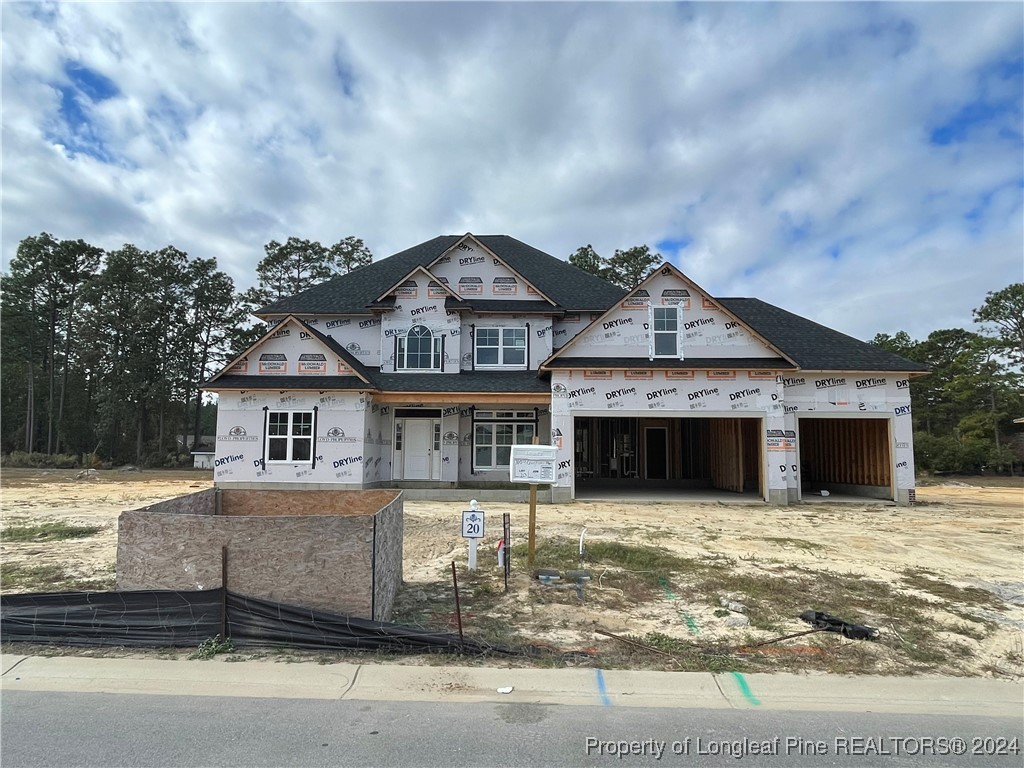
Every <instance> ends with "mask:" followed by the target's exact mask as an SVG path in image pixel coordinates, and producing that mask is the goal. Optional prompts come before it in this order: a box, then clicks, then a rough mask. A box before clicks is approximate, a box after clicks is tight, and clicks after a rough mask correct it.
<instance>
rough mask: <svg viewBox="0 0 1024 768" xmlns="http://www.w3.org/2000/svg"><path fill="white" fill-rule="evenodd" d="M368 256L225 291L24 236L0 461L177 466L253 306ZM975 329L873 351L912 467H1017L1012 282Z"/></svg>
mask: <svg viewBox="0 0 1024 768" xmlns="http://www.w3.org/2000/svg"><path fill="white" fill-rule="evenodd" d="M372 260H373V255H372V253H371V252H370V250H369V249H368V248H367V247H366V246H365V245H364V244H363V242H362V240H360V239H359V238H356V237H345V238H343V239H341V240H339V241H338V242H337V243H335V244H334V245H331V246H324V245H322V244H320V243H318V242H316V241H312V240H304V239H300V238H297V237H289V238H288V239H287V240H286V241H285V242H283V243H281V242H278V241H276V240H272V241H270V242H269V243H267V244H266V245H265V246H264V257H263V258H262V259H261V260H260V262H259V263H258V264H257V267H256V285H254V286H252V287H249V288H247V289H245V290H244V291H238V290H236V288H235V286H234V283H233V281H232V280H231V278H230V276H228V275H227V274H226V273H225V272H223V271H221V270H219V269H218V268H217V262H216V259H214V258H196V257H192V256H189V255H188V254H187V253H185V252H183V251H180V250H178V249H177V248H175V247H174V246H167V247H165V248H162V249H160V250H157V251H144V250H142V249H140V248H138V247H136V246H135V245H132V244H130V243H129V244H125V245H124V246H122V247H121V248H118V249H115V250H109V251H104V250H103V249H101V248H98V247H95V246H93V245H90V244H89V243H86V242H85V241H84V240H80V239H79V240H59V239H57V238H55V237H53V236H52V235H50V234H48V233H46V232H43V233H41V234H39V235H37V236H34V237H27V238H25V239H24V240H22V241H21V243H20V244H19V246H18V250H17V254H16V255H15V257H14V259H12V261H11V265H10V271H9V273H7V274H3V275H0V280H2V283H0V327H2V330H3V339H2V342H3V343H2V359H3V363H2V365H3V387H2V389H0V450H2V452H3V453H4V454H6V455H7V461H9V462H10V461H12V459H13V460H14V461H15V463H38V464H51V465H57V464H62V465H65V466H74V465H76V464H78V463H81V462H83V461H84V462H91V461H97V460H100V459H102V460H104V461H108V462H111V463H125V462H134V463H139V464H147V465H177V464H181V463H190V457H189V455H188V446H189V445H190V444H198V443H199V441H200V438H201V436H202V435H204V434H212V432H213V428H214V425H215V422H216V409H215V406H214V405H213V404H212V403H209V402H208V401H206V400H204V397H203V393H202V390H201V389H200V386H201V384H202V383H203V381H205V380H206V379H207V378H208V377H209V376H210V375H212V374H213V373H214V372H216V371H217V370H219V369H220V368H221V367H223V366H224V365H225V364H226V363H227V362H228V361H230V360H231V359H232V358H233V357H235V356H236V355H237V354H238V353H240V352H241V351H242V350H244V349H245V348H246V347H248V346H249V345H250V344H252V343H253V342H254V341H255V340H256V339H257V338H258V337H259V336H260V335H261V334H262V333H263V332H264V331H265V326H264V325H263V324H262V323H260V322H258V321H257V320H256V318H255V317H254V316H253V313H254V311H255V310H257V309H259V308H260V307H261V306H264V305H266V304H268V303H270V302H272V301H274V300H276V299H279V298H281V297H284V296H290V295H293V294H295V293H298V292H299V291H302V290H304V289H305V288H308V287H310V286H312V285H315V284H317V283H319V282H322V281H324V280H327V279H329V278H331V277H333V276H335V275H339V274H345V273H347V272H350V271H352V270H354V269H358V268H359V267H361V266H364V265H366V264H369V263H370V262H371V261H372ZM568 260H569V262H570V263H571V264H573V265H575V266H577V267H579V268H581V269H583V270H585V271H587V272H590V273H591V274H595V275H597V276H599V277H602V278H604V279H606V280H609V281H610V282H612V283H615V284H616V285H619V286H620V287H622V288H625V289H629V288H633V287H636V286H637V285H638V284H639V283H640V282H641V281H642V280H644V279H645V278H646V277H647V276H648V275H650V274H651V272H652V271H653V270H654V269H655V268H656V267H657V266H658V265H659V264H661V262H662V261H663V259H662V256H661V254H659V253H652V252H651V250H650V249H649V247H648V246H646V245H642V246H635V247H633V248H628V249H622V250H616V251H615V253H614V255H613V256H612V257H611V258H608V259H605V258H604V257H601V256H600V255H598V254H597V252H596V251H595V250H594V248H593V247H592V246H591V245H586V246H583V247H581V248H579V249H577V250H576V251H575V252H574V253H573V254H571V255H570V256H569V259H568ZM974 319H975V321H976V326H977V330H976V331H970V330H966V329H962V328H954V329H945V330H938V331H934V332H932V333H931V334H929V336H928V337H927V338H926V339H924V340H921V341H917V340H913V339H911V338H910V336H909V335H908V334H907V333H905V332H903V331H900V332H898V333H896V334H895V335H892V336H890V335H888V334H878V335H876V336H875V337H874V338H873V339H872V340H871V342H870V343H872V344H874V345H876V346H878V347H881V348H883V349H887V350H889V351H892V352H895V353H897V354H900V355H903V356H904V357H906V358H909V359H910V360H914V361H916V362H919V363H922V364H924V365H925V366H927V367H928V368H929V369H930V371H931V373H930V374H929V375H927V376H922V377H918V378H914V379H913V381H912V383H911V388H910V390H911V402H912V414H913V419H914V431H915V438H914V446H915V458H916V463H917V467H918V469H920V470H922V471H930V472H974V471H980V470H982V469H985V468H991V469H995V470H997V471H1003V470H1011V471H1012V470H1013V469H1014V466H1015V465H1020V464H1021V463H1022V462H1024V439H1022V435H1024V425H1015V424H1014V423H1013V420H1014V419H1015V418H1021V417H1024V395H1022V384H1024V380H1022V375H1021V366H1022V365H1024V283H1016V284H1013V285H1010V286H1007V287H1006V288H1004V289H1002V290H1000V291H995V292H991V293H989V294H988V296H987V297H986V298H985V301H984V302H983V304H982V305H981V306H980V307H978V308H977V309H975V310H974ZM185 435H189V436H191V440H188V439H182V438H184V436H185Z"/></svg>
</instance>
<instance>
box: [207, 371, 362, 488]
mask: <svg viewBox="0 0 1024 768" xmlns="http://www.w3.org/2000/svg"><path fill="white" fill-rule="evenodd" d="M367 399H368V396H367V395H365V394H361V393H341V392H338V393H331V392H325V393H320V392H317V391H312V390H295V391H285V392H278V391H276V390H251V391H246V392H232V391H222V392H221V393H220V397H219V402H218V408H217V459H216V462H215V466H214V480H215V481H216V482H217V484H218V485H222V486H223V485H225V484H233V483H253V482H260V483H269V482H275V483H303V484H305V483H341V484H359V483H361V482H362V480H363V460H364V451H363V446H364V432H363V430H364V414H365V411H366V408H367ZM271 414H289V416H288V417H287V419H286V420H287V421H288V424H289V425H291V422H292V421H293V420H294V417H293V416H291V414H308V415H309V418H306V417H305V416H304V417H303V421H302V424H303V427H302V430H295V431H301V432H303V434H302V436H301V437H302V439H307V437H308V439H309V441H310V448H311V453H310V458H309V460H302V461H273V460H270V459H269V456H268V440H267V438H268V430H269V423H270V421H271V419H272V418H277V417H272V416H271ZM307 423H308V425H309V426H308V429H307V428H306V424H307ZM286 431H291V430H290V428H289V429H288V430H286ZM306 433H308V435H307V434H306ZM303 450H305V448H303Z"/></svg>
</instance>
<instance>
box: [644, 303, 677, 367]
mask: <svg viewBox="0 0 1024 768" xmlns="http://www.w3.org/2000/svg"><path fill="white" fill-rule="evenodd" d="M658 310H671V311H672V312H673V313H674V314H675V320H676V327H675V330H674V331H656V330H654V314H655V312H657V311H658ZM680 324H681V318H680V316H679V307H677V306H667V307H656V306H652V307H651V358H652V359H653V358H662V359H675V360H679V359H681V357H682V355H681V354H680V349H681V346H682V345H681V344H680V341H679V326H680ZM669 335H671V336H672V339H673V341H674V342H675V350H674V351H673V352H671V353H669V354H664V353H663V354H660V355H659V354H658V352H657V349H658V336H669Z"/></svg>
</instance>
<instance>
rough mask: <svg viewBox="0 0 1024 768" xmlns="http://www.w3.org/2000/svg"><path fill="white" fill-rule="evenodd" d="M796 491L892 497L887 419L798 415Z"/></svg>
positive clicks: (806, 493) (876, 497) (803, 494)
mask: <svg viewBox="0 0 1024 768" xmlns="http://www.w3.org/2000/svg"><path fill="white" fill-rule="evenodd" d="M799 427H800V435H799V446H800V478H801V497H804V496H811V495H814V494H816V493H818V492H820V491H823V490H824V491H828V492H829V493H836V494H846V495H850V496H863V497H867V498H873V499H892V498H893V488H892V460H891V456H890V450H889V421H888V419H808V418H801V419H800V420H799Z"/></svg>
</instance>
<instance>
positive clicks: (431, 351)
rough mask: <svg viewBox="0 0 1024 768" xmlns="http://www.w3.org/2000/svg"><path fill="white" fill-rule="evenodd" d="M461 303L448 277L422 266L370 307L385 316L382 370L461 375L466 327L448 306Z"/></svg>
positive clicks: (383, 317)
mask: <svg viewBox="0 0 1024 768" xmlns="http://www.w3.org/2000/svg"><path fill="white" fill-rule="evenodd" d="M459 301H460V299H459V296H458V295H457V294H456V293H454V292H453V291H452V290H451V289H450V288H449V287H448V286H447V285H446V282H445V280H444V278H441V277H439V276H437V275H435V274H433V273H432V272H431V271H430V270H428V269H426V268H425V267H422V266H417V267H416V268H415V269H413V270H412V271H411V272H410V273H409V274H407V275H406V276H405V277H403V278H402V279H401V280H400V281H398V282H397V283H395V284H394V285H393V286H392V287H391V288H390V289H388V291H386V292H385V293H384V294H382V295H381V296H380V297H378V299H377V301H376V302H374V304H373V305H371V308H372V309H374V310H375V311H379V312H380V313H381V321H380V343H381V371H382V372H384V373H458V370H459V348H460V342H461V338H460V337H461V334H462V326H461V321H460V319H459V313H458V312H457V311H454V310H450V309H448V308H447V307H446V306H445V305H446V302H455V303H457V302H459Z"/></svg>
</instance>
